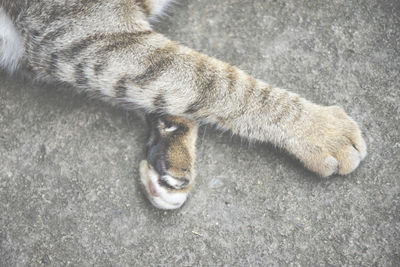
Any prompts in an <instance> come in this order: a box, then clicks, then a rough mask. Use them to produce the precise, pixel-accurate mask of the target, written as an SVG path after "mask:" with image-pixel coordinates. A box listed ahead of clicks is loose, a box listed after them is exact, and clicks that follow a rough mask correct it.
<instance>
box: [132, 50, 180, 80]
mask: <svg viewBox="0 0 400 267" xmlns="http://www.w3.org/2000/svg"><path fill="white" fill-rule="evenodd" d="M175 49H176V47H175V46H173V45H172V46H168V47H165V48H159V49H156V50H155V51H154V52H153V53H152V54H151V55H149V56H148V58H147V60H148V61H149V62H150V65H149V66H148V67H147V69H146V70H145V71H144V72H143V73H142V74H139V75H138V76H136V77H135V78H134V79H133V82H134V83H135V84H137V85H138V86H140V87H143V86H146V85H147V84H149V83H150V82H152V81H154V80H156V79H157V78H158V77H160V76H161V75H162V74H163V73H164V71H166V70H167V69H168V68H169V66H170V65H171V64H172V63H173V61H174V60H175V56H176V55H175V53H173V52H174V51H175Z"/></svg>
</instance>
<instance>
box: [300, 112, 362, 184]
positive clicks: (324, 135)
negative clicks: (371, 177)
mask: <svg viewBox="0 0 400 267" xmlns="http://www.w3.org/2000/svg"><path fill="white" fill-rule="evenodd" d="M309 115H310V117H309V127H305V129H302V130H301V131H300V132H301V134H300V138H299V143H300V146H299V148H300V149H298V151H297V153H296V156H297V157H299V159H300V160H301V161H302V162H303V163H304V165H305V166H306V167H307V168H309V169H310V170H311V171H313V172H316V173H318V174H319V175H321V176H324V177H326V176H330V175H332V174H334V173H338V174H341V175H345V174H348V173H351V172H352V171H354V170H355V169H356V168H357V167H358V165H359V164H360V162H361V161H362V160H363V159H364V158H365V156H366V155H367V147H366V144H365V141H364V139H363V138H362V135H361V131H360V129H359V127H358V125H357V123H356V122H355V121H354V120H353V119H351V118H350V117H349V116H348V115H347V114H346V113H345V112H344V111H343V109H342V108H340V107H337V106H331V107H320V106H317V107H315V106H314V107H313V108H312V109H310V110H309Z"/></svg>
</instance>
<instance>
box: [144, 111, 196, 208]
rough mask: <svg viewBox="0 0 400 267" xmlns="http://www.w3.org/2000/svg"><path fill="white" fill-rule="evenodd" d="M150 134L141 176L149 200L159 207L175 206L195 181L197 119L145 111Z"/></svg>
mask: <svg viewBox="0 0 400 267" xmlns="http://www.w3.org/2000/svg"><path fill="white" fill-rule="evenodd" d="M147 121H148V126H149V137H148V141H147V144H146V146H147V153H146V160H143V161H142V162H141V163H140V177H141V182H142V185H143V187H144V191H145V194H146V196H147V198H148V199H149V200H150V202H151V203H152V204H153V205H154V206H156V207H157V208H160V209H177V208H179V207H181V206H182V204H183V203H184V202H185V201H186V198H187V195H188V194H189V192H190V191H191V190H192V188H193V185H194V178H195V173H194V163H195V157H196V152H195V144H196V139H197V129H198V126H197V123H196V122H194V121H191V120H188V119H186V118H184V117H177V116H170V115H158V114H149V115H147Z"/></svg>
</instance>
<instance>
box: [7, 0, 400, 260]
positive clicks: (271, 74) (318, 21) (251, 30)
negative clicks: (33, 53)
mask: <svg viewBox="0 0 400 267" xmlns="http://www.w3.org/2000/svg"><path fill="white" fill-rule="evenodd" d="M163 23H165V24H162V25H161V24H158V25H156V28H158V29H159V30H160V31H161V32H163V33H165V34H166V35H168V36H170V37H171V38H172V39H175V40H177V41H180V42H181V43H183V44H186V45H188V46H191V47H193V48H195V49H198V50H200V51H202V52H205V53H207V54H209V55H212V56H216V57H218V58H220V59H223V60H226V61H229V62H231V63H233V64H235V65H237V66H239V67H241V68H242V69H244V70H247V71H248V72H250V73H252V74H254V75H255V76H256V77H258V78H262V79H264V80H266V81H268V82H270V83H272V84H274V85H277V86H280V87H283V88H288V89H291V90H293V91H296V92H298V93H300V94H301V95H303V96H305V97H307V98H308V99H310V100H313V101H315V102H318V103H322V104H326V105H332V104H338V105H340V106H343V107H344V108H345V110H346V111H347V112H348V113H349V114H350V115H351V116H352V117H354V118H355V120H356V121H358V122H359V124H360V126H361V128H362V129H363V130H364V133H365V138H366V140H367V142H368V148H369V155H368V156H367V158H366V160H365V161H364V162H363V163H362V164H361V166H360V167H359V169H358V170H357V171H356V172H355V173H353V174H351V175H348V176H346V177H340V176H335V177H331V178H329V179H326V180H322V179H320V178H318V177H316V176H314V175H313V174H311V173H309V172H307V171H306V170H304V169H303V168H302V167H301V165H300V164H299V163H297V161H296V160H293V159H292V158H290V157H288V156H287V155H286V154H285V153H283V152H280V151H277V150H275V149H274V148H272V147H271V146H269V145H259V144H253V145H250V147H249V144H248V143H246V142H245V141H241V140H240V139H239V138H236V137H233V138H232V137H231V136H230V135H229V133H226V134H220V133H219V132H217V131H215V130H213V129H211V128H210V127H203V128H202V129H201V131H200V138H199V142H198V151H199V155H198V164H197V170H198V182H197V188H196V190H195V191H194V193H193V194H192V196H191V198H190V200H189V201H188V202H187V203H186V205H185V206H184V207H183V208H182V209H180V210H178V211H174V212H163V211H158V210H156V209H154V208H152V206H151V205H150V204H149V203H148V202H147V201H146V199H145V198H144V196H143V195H142V194H141V192H140V188H139V184H138V169H137V168H138V164H139V161H140V159H141V158H142V157H143V143H144V141H145V135H146V133H145V125H144V123H143V122H142V121H141V119H140V118H139V117H138V116H137V115H135V114H134V113H127V112H125V111H122V110H119V109H116V108H112V107H110V106H107V105H104V104H103V103H101V102H98V101H91V100H88V99H87V98H85V97H83V96H79V95H75V94H73V93H71V91H70V90H66V89H65V88H62V87H61V86H59V85H55V84H52V85H38V84H36V85H32V83H31V82H29V81H24V80H22V79H21V78H20V77H18V76H16V77H11V78H10V77H7V76H6V75H5V74H4V73H3V74H0V81H1V83H0V157H1V164H0V266H40V265H50V266H60V265H63V266H92V265H94V266H111V265H113V266H133V265H137V266H146V265H174V266H176V265H194V264H196V265H223V264H226V265H227V266H231V265H239V266H265V265H268V264H271V265H311V266H315V265H336V266H338V265H363V266H367V265H378V266H399V265H400V245H399V240H400V181H399V180H400V137H399V136H400V104H399V103H400V91H399V87H400V51H399V50H400V48H399V43H400V35H399V29H400V2H399V1H396V0H391V1H387V0H386V1H340V0H336V1H325V3H323V4H320V3H317V2H316V1H307V0H303V1H290V2H289V3H288V1H262V0H257V1H250V0H247V1H243V0H229V1H211V0H203V1H199V0H196V1H195V0H193V1H181V2H180V4H179V5H178V6H176V8H175V10H174V12H173V13H172V14H171V16H170V17H169V18H166V19H164V20H163Z"/></svg>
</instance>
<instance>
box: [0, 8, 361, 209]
mask: <svg viewBox="0 0 400 267" xmlns="http://www.w3.org/2000/svg"><path fill="white" fill-rule="evenodd" d="M168 2H169V1H166V0H115V1H106V0H97V1H95V0H85V1H84V0H69V1H61V0H32V1H24V0H15V1H14V0H0V5H1V7H2V9H3V10H4V12H5V14H7V15H6V16H8V19H10V21H12V22H13V27H15V29H16V31H17V32H18V34H19V35H20V38H21V39H20V40H21V42H22V45H23V47H24V51H23V57H21V58H20V60H22V62H21V63H22V64H23V65H24V66H27V68H28V69H29V70H30V71H31V72H32V73H33V74H34V75H35V76H36V77H37V78H39V79H43V80H49V81H57V82H63V83H66V84H69V85H71V86H73V87H75V88H77V89H80V90H86V91H88V92H92V93H95V94H97V95H101V96H102V97H104V98H106V99H110V100H112V101H113V102H115V101H116V102H118V103H120V104H122V105H124V107H127V108H135V107H141V108H144V109H145V110H147V111H148V112H155V113H157V114H161V115H159V116H162V114H164V115H165V114H169V115H171V116H173V117H174V118H182V119H181V120H182V122H181V123H182V125H186V126H185V127H187V128H188V129H193V131H191V132H195V131H196V130H195V129H197V128H196V127H197V124H196V123H194V121H198V122H199V121H200V122H206V123H213V124H217V125H218V126H219V127H220V128H222V129H226V130H231V131H232V132H233V133H235V134H238V135H240V136H243V137H246V138H248V139H253V140H259V141H263V142H272V143H273V144H275V145H276V146H278V147H281V148H284V149H286V150H287V151H288V152H289V153H291V154H293V155H294V156H296V157H297V158H299V160H300V161H301V162H303V163H304V165H305V166H306V167H307V168H309V169H310V170H312V171H314V172H316V173H317V174H319V175H321V176H329V175H331V174H333V173H336V172H337V173H339V174H347V173H350V172H352V171H353V170H354V169H355V168H356V167H357V166H358V164H359V162H360V161H361V160H362V159H363V158H364V157H365V155H366V145H365V142H364V140H363V138H362V136H361V131H360V130H359V128H358V126H357V124H356V123H355V122H354V121H353V120H352V119H351V118H350V117H348V116H347V115H346V113H345V112H344V111H343V110H342V109H340V108H338V107H322V106H319V105H317V104H313V103H311V102H309V101H307V100H305V99H303V98H301V97H299V96H298V95H297V94H294V93H291V92H288V91H286V90H283V89H280V88H275V87H272V86H270V85H268V84H266V83H265V82H263V81H261V80H258V79H255V78H253V77H251V76H250V75H248V74H246V73H244V72H243V71H241V70H239V69H237V68H235V67H233V66H231V65H229V64H227V63H224V62H221V61H219V60H217V59H214V58H211V57H208V56H206V55H203V54H200V53H198V52H196V51H193V50H191V49H189V48H187V47H184V46H181V45H178V44H176V43H175V42H173V41H171V40H169V39H167V38H166V37H164V36H163V35H161V34H159V33H156V32H155V31H153V30H152V28H151V27H150V24H149V19H151V18H152V17H153V16H155V15H157V14H158V13H159V12H160V11H161V10H162V7H163V6H164V5H165V4H168ZM4 38H8V37H7V36H6V37H3V39H4ZM2 43H3V44H4V43H5V39H4V40H2ZM0 51H3V50H0ZM4 51H5V50H4ZM4 51H3V53H4ZM3 57H4V55H3ZM3 67H7V66H3ZM150 125H153V126H151V127H155V126H154V125H155V124H150ZM153 130H154V131H155V130H156V129H155V128H154V129H153ZM171 136H174V135H170V136H169V137H168V138H170V137H171ZM183 136H185V135H183ZM183 136H180V137H182V138H181V139H179V138H178V139H176V140H178V141H176V142H175V143H174V146H176V147H185V146H187V145H188V144H189V143H190V144H191V145H192V144H193V143H194V142H193V140H192V142H189V143H188V142H186V141H184V140H186V139H185V138H186V137H187V136H185V138H183ZM189 136H191V138H194V140H195V135H193V134H192V135H189ZM178 137H179V136H178ZM168 138H167V139H168ZM164 141H165V140H164ZM170 148H171V147H169V149H170ZM165 149H166V150H165V151H164V152H165V154H168V153H172V154H171V156H170V158H171V159H173V160H172V161H174V160H175V161H176V162H175V163H176V165H179V164H178V162H179V161H180V158H179V157H174V154H173V153H178V152H168V151H175V150H173V149H170V150H168V149H167V148H165ZM150 150H151V149H150ZM167 150H168V151H167ZM176 151H178V150H176ZM187 151H189V152H188V154H186V155H185V157H186V156H188V155H189V157H188V158H189V159H190V162H186V163H185V164H186V165H187V166H188V167H187V168H186V169H188V170H190V172H189V173H192V170H193V165H194V154H195V152H194V149H187ZM189 163H190V164H189ZM172 165H173V164H172ZM143 166H145V167H143V170H145V169H146V165H143ZM149 166H150V167H153V169H155V170H157V168H154V167H155V166H151V164H150V165H149ZM147 169H149V168H147ZM150 169H151V168H150ZM144 172H146V171H144ZM159 176H160V179H161V175H160V174H159ZM172 176H173V178H171V179H170V178H168V179H166V180H165V181H166V182H165V181H164V182H165V183H167V184H164V187H168V181H169V182H170V184H169V186H172V187H173V186H176V185H178V184H180V183H179V182H177V181H178V180H179V179H178V180H176V179H175V178H176V177H181V178H182V177H183V176H184V175H183V176H182V174H179V173H178V172H177V171H173V172H172ZM189 176H190V177H191V179H192V176H193V175H192V174H190V175H189ZM174 177H175V178H174ZM174 179H175V180H174ZM185 179H186V178H185ZM191 179H189V180H191ZM182 184H184V183H182ZM187 184H191V183H190V182H188V183H187ZM152 188H153V187H152ZM153 189H154V188H153ZM159 207H160V208H162V206H159Z"/></svg>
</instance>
